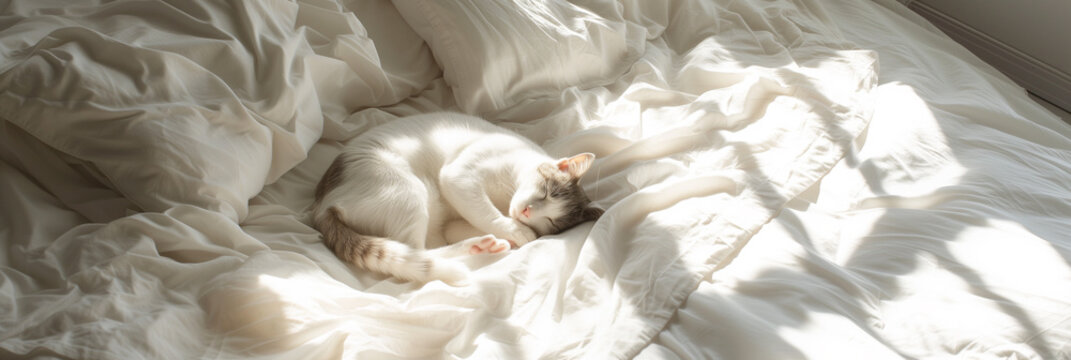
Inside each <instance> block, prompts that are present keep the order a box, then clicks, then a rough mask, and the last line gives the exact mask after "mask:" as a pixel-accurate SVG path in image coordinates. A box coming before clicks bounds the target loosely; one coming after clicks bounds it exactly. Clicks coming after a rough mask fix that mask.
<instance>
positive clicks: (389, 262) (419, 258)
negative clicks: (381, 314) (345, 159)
mask: <svg viewBox="0 0 1071 360" xmlns="http://www.w3.org/2000/svg"><path fill="white" fill-rule="evenodd" d="M313 225H315V226H316V229H317V230H319V231H320V233H321V234H323V238H324V244H325V245H327V248H329V249H331V251H334V252H335V255H336V256H338V257H339V258H340V259H342V260H343V261H347V262H350V263H353V264H355V265H357V266H358V267H360V268H363V269H367V270H371V271H375V272H378V273H381V274H386V275H390V276H394V277H397V278H399V279H404V280H409V281H417V282H428V281H433V280H442V281H443V282H446V283H447V284H451V285H455V286H456V285H464V284H465V283H466V282H467V280H468V269H467V268H465V267H464V266H463V265H462V264H460V263H457V262H455V261H452V260H448V259H438V258H433V257H430V256H428V254H427V253H426V252H425V251H424V250H422V249H413V248H412V247H410V246H409V245H406V244H404V243H402V242H399V241H395V240H391V239H388V238H383V237H377V236H368V235H363V234H359V233H357V232H356V231H354V230H353V228H351V227H350V226H349V225H347V224H346V223H345V222H343V221H342V216H341V215H340V214H339V212H338V208H336V207H330V208H329V209H327V213H326V214H320V216H316V217H315V219H314V224H313Z"/></svg>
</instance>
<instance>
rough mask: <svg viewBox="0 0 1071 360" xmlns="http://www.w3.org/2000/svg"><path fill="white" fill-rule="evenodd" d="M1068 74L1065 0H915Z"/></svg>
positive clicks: (1070, 46) (1070, 4)
mask: <svg viewBox="0 0 1071 360" xmlns="http://www.w3.org/2000/svg"><path fill="white" fill-rule="evenodd" d="M918 2H920V3H924V4H926V5H929V6H930V7H932V8H934V9H937V10H939V11H941V12H943V13H945V14H947V15H949V16H951V17H953V18H955V19H957V20H959V21H962V22H964V23H966V24H968V25H970V26H971V27H974V28H975V29H978V30H979V31H981V32H983V33H985V34H987V35H989V36H992V37H994V38H996V39H997V40H1000V41H1001V42H1003V43H1005V44H1008V45H1011V46H1012V47H1014V48H1016V49H1018V50H1020V51H1022V52H1025V53H1027V54H1029V55H1031V56H1033V57H1034V58H1037V59H1038V60H1041V61H1042V62H1044V63H1046V64H1049V65H1051V66H1053V67H1055V68H1057V69H1059V70H1061V71H1063V72H1065V73H1068V74H1071V1H1069V0H918Z"/></svg>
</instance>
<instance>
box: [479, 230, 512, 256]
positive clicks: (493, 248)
mask: <svg viewBox="0 0 1071 360" xmlns="http://www.w3.org/2000/svg"><path fill="white" fill-rule="evenodd" d="M509 248H510V244H509V242H508V241H506V240H502V239H499V238H496V237H495V236H494V235H485V236H482V237H479V238H473V239H472V242H471V245H469V254H471V255H476V254H498V253H501V252H504V251H506V250H509Z"/></svg>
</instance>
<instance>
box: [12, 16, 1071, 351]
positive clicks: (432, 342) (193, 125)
mask: <svg viewBox="0 0 1071 360" xmlns="http://www.w3.org/2000/svg"><path fill="white" fill-rule="evenodd" d="M0 56H2V60H0V119H2V120H3V121H2V123H0V124H2V126H0V129H2V130H0V138H2V141H0V144H2V146H0V160H2V162H0V199H2V202H0V206H2V210H0V213H2V214H3V216H2V217H0V219H2V221H0V241H2V244H3V246H2V248H0V249H2V253H3V256H2V257H0V295H2V296H0V358H5V359H7V358H12V359H15V358H69V359H195V358H204V359H233V358H256V359H295V358H305V359H333V358H347V359H351V358H360V359H378V358H385V359H393V358H412V359H418V358H420V359H423V358H466V359H487V358H502V359H507V358H508V359H537V358H543V359H561V358H593V359H610V358H657V359H802V358H816V359H830V358H867V359H880V358H972V359H982V358H1001V359H1005V358H1015V359H1059V358H1069V357H1071V321H1069V319H1071V235H1069V234H1071V221H1069V220H1068V216H1069V215H1071V182H1069V181H1068V179H1069V174H1071V126H1069V125H1067V124H1065V123H1063V122H1062V121H1061V120H1060V119H1059V118H1057V117H1056V116H1055V115H1053V114H1052V113H1050V112H1048V111H1047V110H1045V109H1044V108H1042V107H1040V106H1039V105H1037V104H1036V103H1034V102H1033V101H1032V100H1031V99H1029V98H1028V96H1027V94H1026V93H1025V91H1024V90H1023V89H1021V88H1020V87H1018V86H1016V85H1014V84H1013V83H1012V82H1011V81H1009V80H1008V79H1007V78H1006V77H1004V76H1003V75H1001V74H1000V73H999V72H997V71H996V70H994V69H993V68H991V67H990V66H988V65H986V64H985V63H983V62H981V61H980V60H978V59H977V58H976V57H974V56H972V55H971V54H970V53H969V52H967V51H966V50H964V49H963V48H962V47H960V46H959V45H957V44H956V43H954V42H953V41H951V40H950V39H949V38H947V37H946V36H944V35H942V34H941V33H940V32H939V31H937V30H936V29H935V28H934V27H932V26H931V25H929V24H928V23H926V22H925V21H924V20H922V19H921V18H920V17H918V16H916V15H914V14H913V13H911V12H910V11H909V10H907V9H906V8H904V7H903V6H902V5H901V4H900V3H898V2H896V1H892V0H873V1H871V0H832V1H817V0H762V1H760V0H748V1H735V0H674V1H665V2H662V1H630V0H620V1H618V0H585V1H574V2H565V1H560V0H547V1H527V0H525V1H507V0H469V1H449V2H446V1H443V2H435V1H396V2H393V3H392V2H389V1H377V0H358V1H354V0H349V1H344V0H334V1H332V0H296V1H283V0H265V1H248V2H243V1H222V0H221V1H210V2H209V1H206V2H192V1H189V2H188V1H165V0H130V1H82V2H67V1H60V0H13V1H10V2H7V4H6V6H4V7H3V10H2V13H0ZM437 111H455V112H463V113H468V114H474V115H478V116H481V117H483V118H485V119H488V120H490V121H492V122H495V123H497V124H499V125H501V126H503V127H506V128H509V129H512V130H514V131H516V132H518V133H520V134H522V135H523V136H526V137H528V138H531V139H532V140H534V141H536V142H537V143H539V144H542V145H543V146H544V147H545V148H546V149H547V151H548V152H550V153H551V154H553V155H564V154H570V153H575V152H579V151H590V152H593V153H595V154H596V155H597V157H598V158H597V159H598V160H597V162H596V164H595V165H594V166H593V167H592V169H591V170H590V171H589V172H588V174H587V175H586V176H585V178H584V179H583V184H584V186H585V189H586V191H587V193H588V195H589V196H590V197H591V198H592V199H593V203H594V204H595V205H596V206H598V207H601V208H603V209H605V210H606V213H605V214H604V215H603V217H602V218H600V219H599V220H598V221H595V222H589V223H585V224H582V225H580V226H577V227H575V228H572V229H570V230H568V231H565V232H563V233H561V234H557V235H551V236H545V237H543V238H541V239H539V240H537V241H534V242H532V243H529V244H527V245H525V246H523V247H521V248H518V249H515V250H512V251H509V252H508V253H506V254H502V255H486V256H477V257H471V258H466V259H464V262H465V264H466V265H467V266H468V267H469V268H470V269H472V270H473V279H472V284H471V285H469V286H458V287H454V286H449V285H447V284H444V283H442V282H440V281H434V282H430V283H427V284H415V283H406V282H402V281H398V280H395V279H391V278H386V277H383V276H379V275H375V274H370V273H368V272H366V271H362V270H360V269H357V268H354V267H351V266H347V265H346V264H344V263H342V262H341V261H339V260H338V259H337V258H336V257H335V256H334V255H333V254H332V253H331V252H330V251H329V250H328V249H327V248H326V247H325V246H324V245H323V243H322V241H321V239H320V236H319V234H318V233H317V232H316V231H315V230H313V229H312V228H311V227H310V226H309V221H308V214H307V208H308V207H309V205H310V204H311V203H312V201H313V189H314V187H315V184H316V183H317V182H318V180H319V178H320V176H321V175H322V174H323V172H324V170H325V169H326V168H327V166H328V165H329V163H330V162H331V160H332V159H333V157H334V156H335V155H336V154H337V153H338V152H339V151H340V149H341V148H342V147H343V146H344V145H345V143H346V142H347V140H349V139H352V138H354V137H355V136H357V135H358V134H361V133H362V132H364V131H366V130H367V129H369V128H370V127H373V126H375V125H377V124H382V123H385V122H388V121H391V120H393V119H396V118H399V117H403V116H407V115H414V114H421V113H430V112H437Z"/></svg>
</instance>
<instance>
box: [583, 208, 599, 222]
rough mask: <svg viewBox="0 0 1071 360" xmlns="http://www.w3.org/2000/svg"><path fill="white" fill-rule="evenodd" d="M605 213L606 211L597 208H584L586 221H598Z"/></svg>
mask: <svg viewBox="0 0 1071 360" xmlns="http://www.w3.org/2000/svg"><path fill="white" fill-rule="evenodd" d="M603 212H604V211H603V210H602V209H600V208H597V207H590V206H589V207H586V208H584V213H583V216H584V221H595V220H598V219H599V217H600V216H602V213H603Z"/></svg>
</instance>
